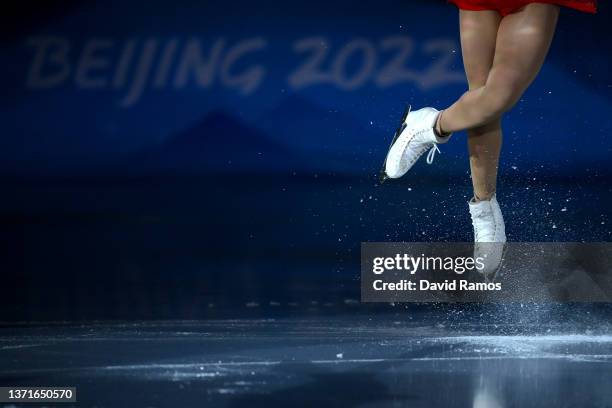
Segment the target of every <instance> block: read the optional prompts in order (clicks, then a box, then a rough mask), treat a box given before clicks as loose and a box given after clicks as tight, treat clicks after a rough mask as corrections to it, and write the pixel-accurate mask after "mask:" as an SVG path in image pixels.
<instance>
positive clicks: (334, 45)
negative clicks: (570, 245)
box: [0, 0, 612, 319]
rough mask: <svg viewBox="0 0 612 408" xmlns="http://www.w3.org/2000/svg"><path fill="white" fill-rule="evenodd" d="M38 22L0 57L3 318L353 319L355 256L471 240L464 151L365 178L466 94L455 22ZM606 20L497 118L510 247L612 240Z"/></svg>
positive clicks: (147, 15)
mask: <svg viewBox="0 0 612 408" xmlns="http://www.w3.org/2000/svg"><path fill="white" fill-rule="evenodd" d="M213 3H214V4H213ZM36 11H37V12H36V13H35V12H34V11H33V10H31V9H30V7H28V6H21V8H20V9H17V10H16V12H15V14H14V15H10V16H9V18H8V19H7V20H9V21H8V22H7V24H6V26H7V27H8V30H7V34H6V35H5V37H4V39H3V53H2V55H1V56H0V61H1V64H0V78H1V79H0V81H2V83H1V84H2V89H4V92H3V93H2V96H1V98H0V120H1V121H2V124H3V126H2V137H1V138H0V176H1V177H2V180H3V187H4V188H3V189H4V194H3V197H2V198H3V199H2V200H0V216H1V217H2V224H3V228H2V231H3V232H2V233H1V236H2V240H3V241H4V242H5V244H6V245H5V247H7V248H9V249H10V255H9V256H7V257H5V262H4V264H5V266H6V270H7V271H8V272H6V273H5V276H6V277H7V280H8V283H9V284H8V285H6V286H4V285H3V286H4V287H3V291H4V292H5V293H3V297H2V298H3V303H4V305H3V306H4V307H3V308H2V310H3V311H2V314H3V316H0V317H3V318H4V319H10V318H17V317H19V316H20V317H22V318H30V317H32V316H34V317H38V318H75V317H91V316H100V317H109V316H110V317H113V316H114V317H121V316H124V317H125V316H132V315H146V316H175V315H180V316H187V317H189V316H201V315H202V314H206V313H210V310H211V309H214V308H215V307H221V306H222V305H224V304H227V305H234V304H240V305H242V304H245V303H248V304H251V305H254V304H257V305H263V304H270V302H272V304H277V303H280V304H282V305H289V304H290V303H291V304H299V303H300V302H301V304H304V303H308V304H310V303H312V302H313V301H314V302H317V304H324V303H326V302H327V303H329V304H333V303H334V302H337V301H338V299H341V300H340V301H341V302H344V301H346V302H347V303H351V301H352V299H358V281H357V275H358V267H359V243H360V242H362V241H388V240H407V241H408V240H417V241H424V240H435V241H447V240H453V241H464V240H470V239H471V226H470V224H469V215H468V214H467V205H466V201H467V200H468V199H469V198H470V197H471V191H470V180H469V166H468V161H467V153H466V146H465V137H464V136H465V135H464V134H457V135H456V136H455V137H454V140H453V141H452V143H450V144H448V145H445V146H443V148H442V155H441V156H440V157H438V158H437V160H436V162H435V163H434V164H433V165H432V166H427V165H425V164H423V163H419V164H418V165H417V167H416V168H415V169H414V171H413V172H411V174H409V175H408V176H407V177H406V178H405V179H403V180H402V181H400V182H395V183H389V184H385V185H383V186H379V185H378V184H377V180H376V174H377V172H378V170H379V168H380V165H381V163H382V160H383V159H384V155H385V153H386V149H387V147H388V143H389V141H390V138H391V136H392V133H393V131H394V129H395V127H396V126H397V122H398V120H399V117H400V115H401V113H402V111H403V109H404V107H405V105H406V104H408V103H410V104H412V105H414V106H416V107H421V106H435V107H439V108H440V107H445V106H446V105H448V104H450V103H452V102H453V101H454V99H455V98H457V97H458V96H459V95H461V93H462V92H464V91H465V89H466V82H465V75H464V73H463V67H462V62H461V52H460V46H459V37H458V24H457V22H458V13H457V10H456V9H455V8H454V6H451V5H448V4H445V2H443V1H434V0H431V1H424V0H423V1H403V2H396V1H386V0H383V1H375V2H374V1H365V2H359V3H358V4H356V3H355V2H348V1H343V0H342V1H341V0H336V1H332V2H317V1H309V2H290V3H286V2H278V1H264V2H256V3H255V2H246V1H233V2H231V4H230V3H219V2H201V1H192V2H190V1H182V2H164V1H152V2H149V3H148V4H147V5H146V7H143V5H142V3H139V2H126V1H121V2H120V1H107V2H93V1H91V2H85V1H72V2H64V3H61V5H57V4H53V3H45V4H44V5H43V6H40V7H39V8H38V9H37V10H36ZM609 20H610V12H609V7H608V4H606V3H604V4H602V5H601V10H600V13H599V14H598V15H596V16H592V15H586V14H581V13H578V12H574V11H571V10H564V11H563V13H562V16H561V19H560V23H559V28H558V32H557V35H556V38H555V41H554V44H553V46H552V50H551V53H550V56H549V58H548V60H547V62H546V64H545V66H544V68H543V69H542V72H541V74H540V76H539V77H538V79H537V80H536V81H535V83H534V84H533V86H532V87H531V88H530V89H529V90H528V92H527V93H526V94H525V96H524V97H523V98H522V99H521V100H520V102H519V103H518V105H517V106H516V107H515V108H514V109H513V110H512V112H510V113H509V114H508V115H507V116H506V118H505V120H504V131H505V144H504V149H503V153H502V163H501V169H500V185H499V199H500V201H501V203H502V208H503V210H504V213H505V214H506V218H507V224H508V226H507V229H508V236H509V239H511V240H513V241H531V240H538V241H551V240H560V241H583V240H585V241H605V240H608V239H609V237H610V229H609V226H608V225H609V219H610V208H611V206H610V204H612V192H611V190H610V180H612V179H611V175H612V164H611V162H610V160H609V157H610V152H611V149H612V140H611V139H610V134H611V131H612V119H611V117H610V114H609V112H610V111H611V108H612V101H611V96H612V84H611V82H610V75H609V72H610V69H611V66H610V62H611V59H612V58H611V56H610V50H609V45H608V44H609V41H610V39H611V38H612V36H611V28H610V25H609ZM15 316H17V317H15Z"/></svg>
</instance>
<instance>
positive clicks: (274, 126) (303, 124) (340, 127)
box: [257, 95, 391, 173]
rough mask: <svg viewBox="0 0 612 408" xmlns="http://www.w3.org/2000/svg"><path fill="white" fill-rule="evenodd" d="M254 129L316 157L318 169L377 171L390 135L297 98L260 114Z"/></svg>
mask: <svg viewBox="0 0 612 408" xmlns="http://www.w3.org/2000/svg"><path fill="white" fill-rule="evenodd" d="M257 127H258V128H259V129H261V130H262V131H264V132H266V134H268V135H269V136H270V137H273V139H274V140H275V141H277V142H278V143H282V144H283V145H284V146H285V147H287V148H289V149H291V150H294V151H300V152H303V154H307V155H314V156H316V157H317V162H316V163H315V164H316V166H317V167H318V168H319V169H320V170H330V171H342V172H348V173H355V172H363V171H364V170H365V171H366V172H368V173H369V172H372V171H374V172H376V171H377V167H379V166H380V161H381V160H380V156H381V154H384V151H386V148H387V147H388V146H387V143H388V142H389V141H390V138H391V135H389V134H386V133H385V132H384V131H382V130H381V129H380V128H378V127H374V126H372V124H371V123H370V121H368V120H367V119H365V120H364V119H361V120H358V119H355V117H353V116H352V115H350V114H347V113H344V112H342V111H341V110H335V109H327V108H325V107H321V106H319V105H317V104H315V103H313V102H310V101H308V100H307V99H305V98H302V97H299V96H297V95H292V96H289V97H287V98H285V99H283V100H281V101H280V102H279V103H278V104H277V105H276V106H275V107H274V108H272V109H271V110H269V111H268V112H266V113H265V114H263V115H262V116H261V117H260V118H259V119H258V121H257Z"/></svg>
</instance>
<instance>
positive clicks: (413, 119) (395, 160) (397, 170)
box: [380, 107, 451, 183]
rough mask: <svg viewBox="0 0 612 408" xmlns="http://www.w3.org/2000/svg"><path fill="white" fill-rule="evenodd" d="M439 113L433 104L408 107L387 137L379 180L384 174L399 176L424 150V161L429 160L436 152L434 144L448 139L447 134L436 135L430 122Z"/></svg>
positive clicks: (432, 123)
mask: <svg viewBox="0 0 612 408" xmlns="http://www.w3.org/2000/svg"><path fill="white" fill-rule="evenodd" d="M439 113H440V112H439V111H437V110H436V109H434V108H423V109H419V110H417V111H414V112H411V111H410V107H408V109H407V110H406V112H405V113H404V116H403V117H402V123H401V124H400V127H399V128H398V129H397V131H396V132H395V136H394V137H393V140H392V141H391V147H390V148H389V152H388V153H387V158H386V159H385V163H384V165H383V168H382V170H381V172H380V181H381V183H382V182H384V181H385V180H386V179H387V178H392V179H396V178H400V177H402V176H403V175H404V174H406V173H407V172H408V170H410V168H411V167H412V166H413V165H414V163H416V161H417V160H418V159H419V157H421V156H422V155H423V153H425V152H426V151H427V150H429V154H428V155H427V164H431V163H432V162H433V159H434V156H435V154H436V152H438V153H439V152H440V150H439V149H438V144H442V143H446V142H448V141H449V139H450V136H451V135H448V136H445V137H440V136H438V135H436V132H435V131H434V126H435V125H436V120H437V118H438V115H439Z"/></svg>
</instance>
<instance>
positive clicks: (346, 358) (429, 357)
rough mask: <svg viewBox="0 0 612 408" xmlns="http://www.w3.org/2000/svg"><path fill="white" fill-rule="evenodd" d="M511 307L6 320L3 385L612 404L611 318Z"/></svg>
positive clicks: (154, 400)
mask: <svg viewBox="0 0 612 408" xmlns="http://www.w3.org/2000/svg"><path fill="white" fill-rule="evenodd" d="M495 307H498V308H499V306H495ZM513 313H514V314H515V317H513V318H512V319H506V318H503V317H500V318H495V315H494V314H491V310H488V311H486V312H479V311H478V310H477V308H472V310H471V311H470V312H469V313H464V312H463V311H461V310H460V309H455V310H454V311H448V310H439V311H436V310H429V311H427V312H419V313H416V312H414V313H413V312H408V311H406V313H404V312H400V313H365V314H362V313H360V314H347V315H334V316H311V317H303V316H302V317H291V316H279V317H275V318H267V319H262V318H244V319H218V320H209V321H165V322H141V323H91V324H81V325H75V324H44V325H31V324H30V325H21V324H10V325H9V324H5V325H4V326H2V328H0V383H1V384H2V385H11V386H18V385H20V386H23V385H30V386H36V385H37V386H52V385H53V386H76V387H77V400H78V406H80V407H94V406H95V407H124V406H125V407H195V406H198V407H203V406H211V407H242V406H245V407H269V406H293V407H336V406H354V407H379V406H394V407H395V406H398V407H400V406H407V407H438V406H439V407H486V408H494V407H557V408H562V407H612V387H611V385H612V330H611V329H610V325H609V323H608V322H607V321H606V319H603V320H602V319H601V317H598V316H593V315H590V313H586V314H585V315H584V318H581V316H579V315H578V316H574V317H575V318H574V319H562V318H559V319H551V318H550V314H549V313H546V312H545V313H543V314H541V315H540V317H538V318H531V317H527V316H528V315H529V316H532V315H533V312H532V311H530V310H525V312H524V315H521V308H520V307H519V308H518V310H515V311H513ZM580 313H583V312H582V311H581V312H580ZM558 317H560V316H558ZM15 406H19V405H12V404H4V405H2V404H0V407H2V408H8V407H15ZM62 406H65V405H62Z"/></svg>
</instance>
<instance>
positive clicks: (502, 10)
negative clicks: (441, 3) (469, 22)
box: [448, 0, 597, 16]
mask: <svg viewBox="0 0 612 408" xmlns="http://www.w3.org/2000/svg"><path fill="white" fill-rule="evenodd" d="M448 1H449V2H450V3H453V4H455V5H456V6H457V7H459V8H460V9H462V10H476V11H481V10H495V11H497V12H499V14H501V15H502V16H507V15H508V14H512V13H515V12H517V11H519V10H520V9H521V8H523V7H524V6H526V5H527V4H529V3H548V4H557V5H559V6H563V7H569V8H573V9H575V10H580V11H585V12H587V13H595V12H597V0H536V1H531V0H448Z"/></svg>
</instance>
